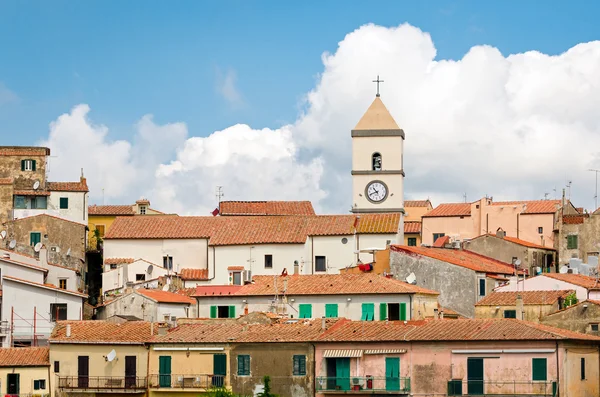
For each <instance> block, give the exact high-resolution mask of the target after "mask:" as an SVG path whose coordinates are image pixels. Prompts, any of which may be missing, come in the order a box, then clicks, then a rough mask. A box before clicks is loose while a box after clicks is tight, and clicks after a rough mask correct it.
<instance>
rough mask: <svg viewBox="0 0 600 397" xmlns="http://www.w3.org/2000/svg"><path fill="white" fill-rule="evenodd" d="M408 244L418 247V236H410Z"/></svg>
mask: <svg viewBox="0 0 600 397" xmlns="http://www.w3.org/2000/svg"><path fill="white" fill-rule="evenodd" d="M408 246H409V247H416V246H417V238H416V237H409V238H408Z"/></svg>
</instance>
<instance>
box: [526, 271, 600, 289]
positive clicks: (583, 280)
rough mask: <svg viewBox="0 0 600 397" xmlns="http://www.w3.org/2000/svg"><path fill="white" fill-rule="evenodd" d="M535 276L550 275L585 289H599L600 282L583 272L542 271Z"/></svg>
mask: <svg viewBox="0 0 600 397" xmlns="http://www.w3.org/2000/svg"><path fill="white" fill-rule="evenodd" d="M536 277H550V278H553V279H555V280H559V281H564V282H566V283H571V284H573V285H578V286H580V287H583V288H586V289H598V290H600V282H598V281H597V280H596V278H595V277H588V276H584V275H583V274H572V273H544V274H541V275H539V276H536Z"/></svg>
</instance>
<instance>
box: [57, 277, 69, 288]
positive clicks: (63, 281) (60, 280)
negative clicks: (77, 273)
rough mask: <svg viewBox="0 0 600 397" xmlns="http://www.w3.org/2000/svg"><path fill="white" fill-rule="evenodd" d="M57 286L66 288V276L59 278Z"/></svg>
mask: <svg viewBox="0 0 600 397" xmlns="http://www.w3.org/2000/svg"><path fill="white" fill-rule="evenodd" d="M58 288H60V289H67V279H66V278H61V279H59V280H58Z"/></svg>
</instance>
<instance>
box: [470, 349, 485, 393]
mask: <svg viewBox="0 0 600 397" xmlns="http://www.w3.org/2000/svg"><path fill="white" fill-rule="evenodd" d="M467 393H468V394H469V395H470V396H482V395H483V358H467Z"/></svg>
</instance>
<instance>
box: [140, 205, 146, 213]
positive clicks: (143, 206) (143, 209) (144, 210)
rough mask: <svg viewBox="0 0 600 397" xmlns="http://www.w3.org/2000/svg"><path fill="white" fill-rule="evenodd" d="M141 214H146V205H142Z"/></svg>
mask: <svg viewBox="0 0 600 397" xmlns="http://www.w3.org/2000/svg"><path fill="white" fill-rule="evenodd" d="M140 215H146V206H145V205H140Z"/></svg>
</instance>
